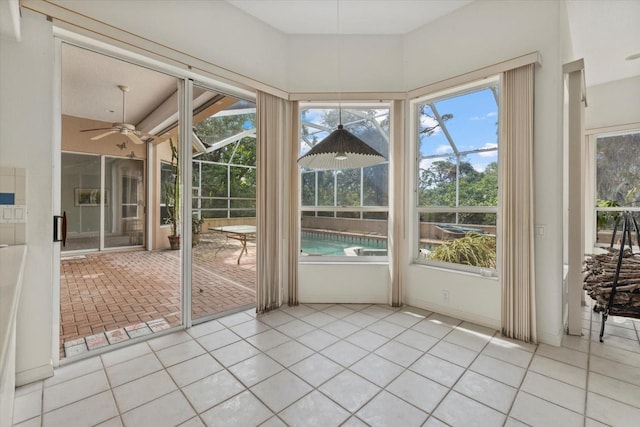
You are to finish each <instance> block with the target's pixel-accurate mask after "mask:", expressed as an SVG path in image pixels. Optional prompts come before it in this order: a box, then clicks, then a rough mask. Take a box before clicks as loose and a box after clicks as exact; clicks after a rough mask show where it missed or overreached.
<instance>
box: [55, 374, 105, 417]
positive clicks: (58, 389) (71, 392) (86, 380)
mask: <svg viewBox="0 0 640 427" xmlns="http://www.w3.org/2000/svg"><path fill="white" fill-rule="evenodd" d="M105 390H109V382H108V381H107V376H106V375H105V373H104V371H103V370H100V371H96V372H92V373H90V374H87V375H83V376H81V377H77V378H74V379H72V380H69V381H65V382H63V383H59V384H56V385H53V386H51V387H45V388H44V395H43V402H42V403H43V404H42V408H43V409H42V410H43V412H49V411H51V410H53V409H56V408H59V407H61V406H64V405H68V404H69V403H73V402H77V401H79V400H81V399H84V398H86V397H89V396H92V395H94V394H98V393H100V392H103V391H105Z"/></svg>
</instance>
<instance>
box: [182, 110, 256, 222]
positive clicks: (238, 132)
mask: <svg viewBox="0 0 640 427" xmlns="http://www.w3.org/2000/svg"><path fill="white" fill-rule="evenodd" d="M255 120H256V106H255V103H253V102H250V101H238V102H237V103H235V104H234V105H232V106H231V107H230V108H228V109H226V110H223V111H221V112H219V113H216V114H214V115H212V116H209V117H207V118H205V119H204V120H202V121H200V122H198V123H196V124H195V125H194V132H195V134H196V135H197V137H198V138H199V139H200V140H201V141H202V143H203V144H205V146H206V147H207V149H206V151H205V152H203V153H199V154H196V155H195V156H194V160H193V186H192V188H193V213H194V215H196V217H198V218H255V216H256V128H255Z"/></svg>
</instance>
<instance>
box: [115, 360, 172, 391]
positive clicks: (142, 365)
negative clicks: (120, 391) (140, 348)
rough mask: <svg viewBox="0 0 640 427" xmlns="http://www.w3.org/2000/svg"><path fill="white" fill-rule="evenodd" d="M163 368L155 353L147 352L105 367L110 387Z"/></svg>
mask: <svg viewBox="0 0 640 427" xmlns="http://www.w3.org/2000/svg"><path fill="white" fill-rule="evenodd" d="M161 369H163V367H162V363H160V361H159V360H158V358H157V357H156V355H155V354H153V353H147V354H145V355H143V356H140V357H136V358H135V359H131V360H129V361H127V362H122V363H118V364H117V365H113V366H109V367H107V368H106V369H105V371H106V372H107V376H108V377H109V382H110V383H111V387H117V386H119V385H122V384H124V383H127V382H129V381H133V380H136V379H138V378H142V377H144V376H146V375H149V374H152V373H154V372H157V371H159V370H161Z"/></svg>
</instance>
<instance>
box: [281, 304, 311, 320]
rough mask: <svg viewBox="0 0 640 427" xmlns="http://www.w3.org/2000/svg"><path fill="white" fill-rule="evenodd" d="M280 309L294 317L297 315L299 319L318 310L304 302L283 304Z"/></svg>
mask: <svg viewBox="0 0 640 427" xmlns="http://www.w3.org/2000/svg"><path fill="white" fill-rule="evenodd" d="M280 310H282V311H284V312H285V313H287V314H290V315H292V316H294V317H297V318H298V319H300V318H302V317H304V316H308V315H310V314H313V313H315V312H316V310H314V309H313V308H311V307H307V306H306V305H304V304H300V305H294V306H289V305H283V306H282V307H280Z"/></svg>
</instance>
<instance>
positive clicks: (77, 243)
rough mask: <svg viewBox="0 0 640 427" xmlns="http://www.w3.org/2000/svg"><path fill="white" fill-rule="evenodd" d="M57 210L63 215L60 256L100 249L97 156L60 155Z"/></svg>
mask: <svg viewBox="0 0 640 427" xmlns="http://www.w3.org/2000/svg"><path fill="white" fill-rule="evenodd" d="M61 170H62V177H61V184H62V185H61V188H62V191H61V206H62V211H63V212H65V213H66V215H67V243H66V245H65V246H64V247H62V251H63V252H69V251H91V250H99V249H100V156H96V155H89V154H76V153H62V168H61Z"/></svg>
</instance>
